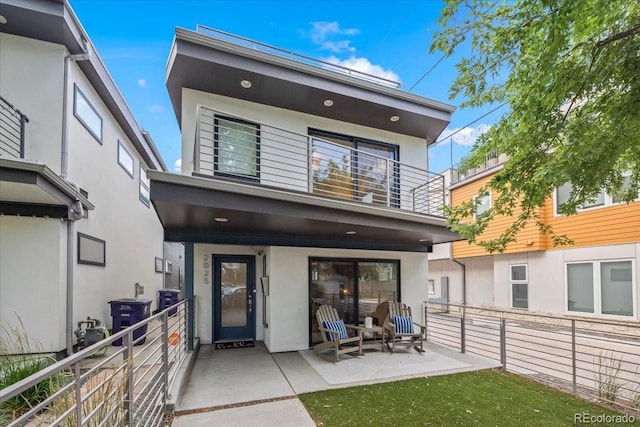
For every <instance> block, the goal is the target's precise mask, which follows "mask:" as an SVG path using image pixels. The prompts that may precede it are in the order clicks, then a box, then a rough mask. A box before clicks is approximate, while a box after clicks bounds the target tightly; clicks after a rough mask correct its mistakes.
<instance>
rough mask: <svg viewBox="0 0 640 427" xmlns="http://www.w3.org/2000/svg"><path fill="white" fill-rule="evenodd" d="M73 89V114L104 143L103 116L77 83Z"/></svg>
mask: <svg viewBox="0 0 640 427" xmlns="http://www.w3.org/2000/svg"><path fill="white" fill-rule="evenodd" d="M73 89H74V90H73V115H74V116H76V118H77V119H78V120H79V121H80V123H82V125H83V126H84V127H85V128H86V129H87V130H88V131H89V133H90V134H91V135H93V137H94V138H95V139H97V140H98V142H99V143H100V144H102V117H100V115H99V114H98V112H97V111H96V109H95V108H93V106H92V105H91V104H90V103H89V100H88V99H87V97H86V96H84V94H83V93H82V92H81V91H80V89H79V88H78V86H77V85H74V87H73Z"/></svg>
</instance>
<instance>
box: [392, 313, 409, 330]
mask: <svg viewBox="0 0 640 427" xmlns="http://www.w3.org/2000/svg"><path fill="white" fill-rule="evenodd" d="M393 323H394V325H396V334H412V333H413V319H412V318H411V317H403V316H393Z"/></svg>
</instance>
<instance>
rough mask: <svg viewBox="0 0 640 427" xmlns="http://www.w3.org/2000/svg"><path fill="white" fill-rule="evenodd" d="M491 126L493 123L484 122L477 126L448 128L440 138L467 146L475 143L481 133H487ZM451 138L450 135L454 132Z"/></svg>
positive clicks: (443, 140)
mask: <svg viewBox="0 0 640 427" xmlns="http://www.w3.org/2000/svg"><path fill="white" fill-rule="evenodd" d="M490 128H491V125H489V124H486V123H482V124H480V125H478V126H477V127H469V126H467V127H464V128H446V129H445V130H444V131H443V132H442V134H441V135H440V138H438V140H440V141H442V142H449V141H450V140H453V142H455V143H456V144H458V145H464V146H467V147H470V146H472V145H473V144H475V142H476V140H477V139H478V138H479V137H480V135H482V134H484V133H486V132H487V131H488V130H489V129H490ZM454 133H455V135H453V136H451V137H450V138H449V135H452V134H454Z"/></svg>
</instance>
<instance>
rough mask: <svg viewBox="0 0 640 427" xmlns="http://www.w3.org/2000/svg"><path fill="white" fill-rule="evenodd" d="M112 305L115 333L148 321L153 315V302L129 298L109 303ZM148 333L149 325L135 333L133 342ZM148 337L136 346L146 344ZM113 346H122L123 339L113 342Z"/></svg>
mask: <svg viewBox="0 0 640 427" xmlns="http://www.w3.org/2000/svg"><path fill="white" fill-rule="evenodd" d="M109 304H110V305H111V317H112V318H113V333H114V334H115V333H116V332H120V331H121V330H123V329H126V328H128V327H129V326H132V325H135V324H136V323H138V322H140V321H142V320H144V319H146V318H147V317H149V316H150V315H151V300H150V299H140V300H133V299H129V298H124V299H116V300H113V301H109ZM146 333H147V325H146V324H144V325H142V326H140V327H139V328H137V329H136V330H134V331H133V340H134V341H135V340H137V339H138V338H140V337H141V336H143V335H144V334H146ZM145 340H146V337H145V338H143V339H141V340H139V341H138V342H136V343H135V344H134V345H140V344H144V342H145ZM113 345H122V338H120V339H117V340H115V341H114V342H113Z"/></svg>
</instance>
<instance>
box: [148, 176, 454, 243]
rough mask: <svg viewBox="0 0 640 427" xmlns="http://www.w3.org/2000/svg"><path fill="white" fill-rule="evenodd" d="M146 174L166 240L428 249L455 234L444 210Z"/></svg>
mask: <svg viewBox="0 0 640 427" xmlns="http://www.w3.org/2000/svg"><path fill="white" fill-rule="evenodd" d="M149 179H150V181H151V201H152V203H153V205H154V207H155V208H156V211H157V213H158V216H159V218H160V221H161V222H162V224H163V226H164V229H165V240H169V241H191V242H207V243H221V244H222V243H224V244H245V245H273V246H300V247H327V248H346V249H373V250H393V251H410V252H429V251H431V246H432V245H433V244H436V243H445V242H451V241H455V240H459V239H460V237H459V235H458V234H456V233H453V232H451V231H449V230H448V229H447V228H446V221H445V219H443V218H438V217H432V216H426V215H422V214H416V213H412V212H407V211H401V210H397V209H392V208H387V207H382V206H375V205H368V204H362V203H358V202H350V201H343V200H337V199H328V198H324V197H318V196H315V195H313V194H307V193H297V192H291V191H283V190H279V189H275V188H270V187H264V186H255V185H250V184H244V183H241V182H232V181H223V180H211V179H207V178H199V177H190V176H184V175H175V174H168V173H162V172H153V171H152V172H149ZM215 218H226V219H227V221H226V222H217V221H216V220H215ZM347 232H355V234H347Z"/></svg>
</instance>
